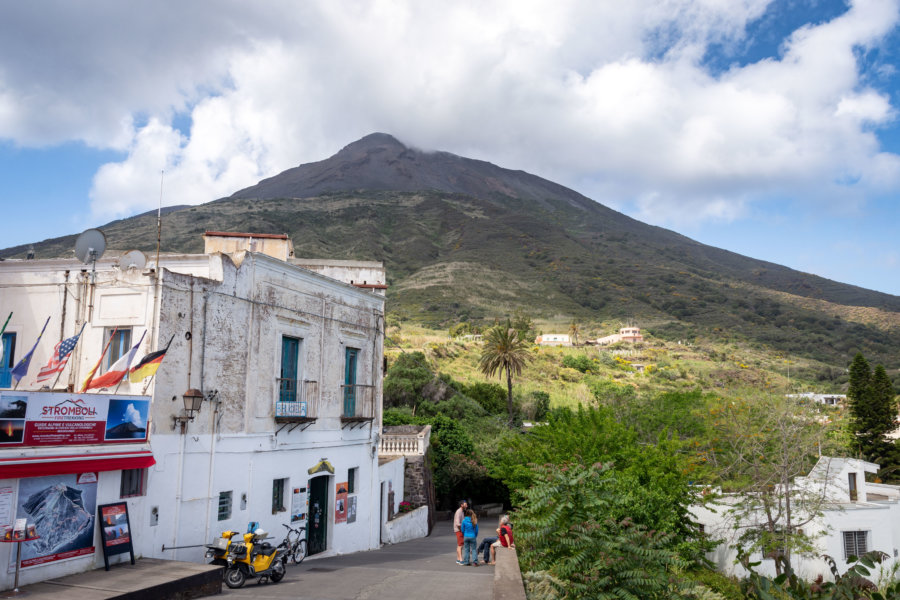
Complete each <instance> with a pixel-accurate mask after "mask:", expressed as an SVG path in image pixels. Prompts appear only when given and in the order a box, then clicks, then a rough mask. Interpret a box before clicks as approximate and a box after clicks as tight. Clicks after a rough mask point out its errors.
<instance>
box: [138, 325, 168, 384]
mask: <svg viewBox="0 0 900 600" xmlns="http://www.w3.org/2000/svg"><path fill="white" fill-rule="evenodd" d="M174 339H175V336H174V335H173V336H172V337H170V338H169V343H168V344H166V347H165V348H163V349H162V350H157V351H156V352H151V353H150V354H148V355H147V356H145V357H144V358H142V359H141V360H140V362H139V363H138V364H136V365H135V366H134V368H133V369H131V373H130V374H129V375H128V379H129V380H130V381H131V382H132V383H137V382H138V381H140V380H141V379H143V378H144V377H150V376H151V375H155V374H156V370H157V369H158V368H159V365H160V363H162V361H163V359H164V358H165V357H166V352H168V350H169V346H171V345H172V340H174Z"/></svg>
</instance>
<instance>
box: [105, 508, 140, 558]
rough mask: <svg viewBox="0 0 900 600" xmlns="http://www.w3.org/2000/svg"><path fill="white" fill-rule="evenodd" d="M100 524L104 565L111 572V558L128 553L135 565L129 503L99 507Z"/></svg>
mask: <svg viewBox="0 0 900 600" xmlns="http://www.w3.org/2000/svg"><path fill="white" fill-rule="evenodd" d="M97 512H98V514H99V519H98V520H97V522H98V523H99V524H100V545H101V547H102V548H103V563H104V564H105V565H106V570H107V571H109V557H110V556H114V555H116V554H123V553H125V552H128V553H129V554H131V564H134V544H133V543H132V540H131V523H130V522H129V520H128V503H127V502H114V503H112V504H101V505H100V506H98V507H97Z"/></svg>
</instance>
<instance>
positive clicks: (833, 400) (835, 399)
mask: <svg viewBox="0 0 900 600" xmlns="http://www.w3.org/2000/svg"><path fill="white" fill-rule="evenodd" d="M787 397H788V398H797V399H806V400H811V401H813V402H815V403H817V404H826V405H828V406H835V405H837V404H843V403H845V402H846V401H847V396H846V395H845V394H814V393H813V392H803V393H802V394H788V395H787Z"/></svg>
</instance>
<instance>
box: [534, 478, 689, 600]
mask: <svg viewBox="0 0 900 600" xmlns="http://www.w3.org/2000/svg"><path fill="white" fill-rule="evenodd" d="M523 496H524V499H523V502H522V505H521V508H520V509H519V511H518V512H517V515H516V518H517V521H518V522H517V523H516V536H517V540H518V541H519V543H518V546H519V548H520V550H521V559H520V560H521V562H522V566H523V571H546V572H547V573H548V574H549V575H550V576H551V577H550V578H548V579H547V580H546V581H545V582H544V583H548V582H549V584H550V585H551V586H552V587H553V588H555V590H556V593H557V594H558V597H559V598H565V599H581V598H590V599H592V600H593V599H595V600H605V599H616V600H632V599H634V600H639V599H640V600H654V599H663V598H665V599H678V598H690V597H692V595H691V593H690V590H689V588H690V587H691V586H690V584H688V583H687V581H686V580H685V579H683V578H682V577H680V576H679V575H677V574H676V571H680V570H681V569H683V568H684V567H685V566H686V563H685V561H684V560H683V559H681V558H680V557H679V556H678V554H677V553H676V552H675V551H674V550H672V549H671V548H670V546H671V544H670V540H669V535H668V534H665V533H660V532H656V531H649V530H647V529H645V528H644V527H642V526H640V525H637V524H635V523H634V522H633V521H632V520H631V519H630V518H629V517H624V518H617V517H614V516H613V515H619V514H622V508H623V506H625V505H626V504H627V502H628V500H627V498H626V493H625V490H623V489H621V487H620V486H619V484H618V482H617V480H616V476H615V471H614V469H613V468H612V467H611V466H610V465H604V464H600V463H597V464H594V465H589V466H585V465H580V464H564V465H545V466H543V467H537V468H536V478H535V483H534V485H533V486H532V487H531V488H530V489H528V490H526V491H525V492H524V493H523ZM546 595H547V594H545V596H546Z"/></svg>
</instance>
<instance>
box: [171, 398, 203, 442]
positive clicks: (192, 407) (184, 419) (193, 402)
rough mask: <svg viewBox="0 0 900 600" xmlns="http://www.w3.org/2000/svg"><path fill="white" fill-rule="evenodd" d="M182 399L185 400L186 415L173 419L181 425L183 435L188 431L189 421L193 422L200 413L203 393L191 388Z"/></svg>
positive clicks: (176, 416)
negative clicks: (195, 414) (196, 414)
mask: <svg viewBox="0 0 900 600" xmlns="http://www.w3.org/2000/svg"><path fill="white" fill-rule="evenodd" d="M181 397H182V399H183V400H184V412H185V413H186V414H184V415H175V416H173V419H174V420H175V423H180V424H181V433H184V432H185V431H187V423H188V421H193V420H194V413H197V412H200V407H201V406H203V392H201V391H200V390H198V389H197V388H190V389H189V390H188V391H186V392H185V393H184V394H182V396H181ZM173 400H174V398H173Z"/></svg>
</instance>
